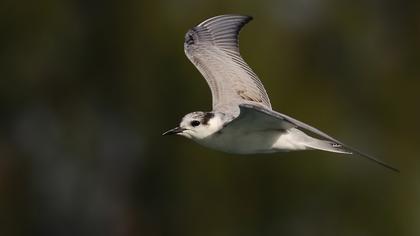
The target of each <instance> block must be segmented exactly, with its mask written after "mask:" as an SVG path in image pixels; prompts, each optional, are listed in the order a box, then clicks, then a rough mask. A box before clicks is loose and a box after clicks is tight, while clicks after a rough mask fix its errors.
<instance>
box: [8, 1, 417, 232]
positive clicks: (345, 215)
mask: <svg viewBox="0 0 420 236" xmlns="http://www.w3.org/2000/svg"><path fill="white" fill-rule="evenodd" d="M1 5H2V6H1V7H0V32H1V37H0V45H1V50H0V60H1V61H0V62H1V63H0V68H1V69H0V71H1V79H0V114H1V116H0V121H1V122H0V235H5V236H8V235H109V236H115V235H124V236H125V235H127V236H130V235H148V236H155V235H156V236H160V235H182V236H193V235H194V236H195V235H202V236H216V235H217V236H225V235H226V236H227V235H241V236H254V235H264V236H265V235H267V236H271V235H352V236H370V235H409V236H416V235H420V155H419V145H420V142H419V141H420V140H419V132H420V126H419V120H420V105H419V98H420V96H419V90H420V81H419V79H420V78H419V76H420V69H419V68H420V67H419V62H420V46H419V45H420V44H419V42H420V14H419V12H420V6H419V5H420V4H419V2H418V1H392V0H383V1H380V0H367V1H347V0H345V1H331V0H312V1H308V0H278V1H277V0H276V1H275V0H264V1H252V0H245V1H225V0H223V1H222V0H216V1H193V0H177V1H175V0H157V1H127V0H124V1H95V0H93V1H52V0H41V1H22V0H14V1H11V0H4V1H2V3H1ZM223 13H241V14H248V15H252V16H254V20H253V21H252V22H251V23H249V24H248V25H247V26H246V27H245V28H244V29H243V31H242V32H241V37H240V42H241V53H242V55H243V57H244V58H245V59H246V61H247V62H248V63H249V64H250V65H251V67H252V68H253V69H254V70H255V72H256V73H257V74H258V75H259V76H260V78H261V79H262V81H263V83H264V84H265V86H266V89H267V90H268V93H269V95H270V97H271V102H272V105H273V107H274V108H275V109H276V110H278V111H281V112H283V113H285V114H288V115H291V116H293V117H295V118H297V119H300V120H302V121H304V122H307V123H309V124H311V125H314V126H316V127H319V128H320V129H321V130H323V131H325V132H327V133H330V134H331V135H332V136H335V137H337V138H339V139H341V140H343V141H344V142H347V143H349V144H351V145H353V146H356V147H358V148H359V149H361V150H364V151H365V152H368V153H371V154H373V155H375V156H377V157H380V158H381V159H383V160H385V161H386V162H388V163H391V164H393V165H395V166H396V167H398V168H400V169H401V173H400V174H396V173H393V172H391V171H389V170H387V169H384V168H382V167H381V166H379V165H376V164H374V163H372V162H369V161H367V160H364V159H362V158H358V157H356V158H346V157H344V156H342V155H337V154H330V153H323V152H316V151H308V152H295V153H279V154H272V155H251V156H246V157H243V156H239V155H232V154H224V153H221V152H218V151H213V150H209V149H206V148H204V147H201V146H199V145H197V144H195V143H193V142H192V141H190V140H187V139H185V138H181V137H162V136H161V133H162V132H163V131H165V130H167V129H169V128H172V127H174V126H176V125H177V124H178V122H179V121H180V119H181V117H182V116H183V115H184V114H186V113H188V112H191V111H196V110H204V111H208V110H211V97H210V91H209V89H208V87H207V85H206V83H205V81H204V80H203V79H202V77H201V75H200V74H199V73H198V71H197V70H196V69H195V68H194V66H193V65H192V64H191V63H190V62H189V61H188V59H187V58H186V57H185V56H184V52H183V40H184V34H185V32H186V31H187V30H188V29H189V28H191V27H192V26H194V25H196V24H198V23H199V22H200V21H202V20H204V19H206V18H208V17H211V16H214V15H218V14H223Z"/></svg>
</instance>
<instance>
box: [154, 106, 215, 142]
mask: <svg viewBox="0 0 420 236" xmlns="http://www.w3.org/2000/svg"><path fill="white" fill-rule="evenodd" d="M222 128H223V122H222V114H221V113H214V112H202V111H196V112H191V113H189V114H187V115H185V116H184V117H183V118H182V121H181V123H180V124H179V126H178V127H176V128H173V129H171V130H168V131H166V132H165V133H163V134H162V135H171V134H178V135H181V136H184V137H187V138H189V139H193V140H201V139H205V138H207V137H209V136H211V135H213V134H214V133H216V132H217V131H219V130H220V129H222Z"/></svg>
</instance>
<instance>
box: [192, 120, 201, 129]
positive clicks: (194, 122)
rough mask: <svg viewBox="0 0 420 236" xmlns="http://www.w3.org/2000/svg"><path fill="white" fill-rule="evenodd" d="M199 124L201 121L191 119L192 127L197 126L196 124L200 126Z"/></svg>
mask: <svg viewBox="0 0 420 236" xmlns="http://www.w3.org/2000/svg"><path fill="white" fill-rule="evenodd" d="M199 125H200V121H198V120H193V121H191V126H192V127H196V126H199Z"/></svg>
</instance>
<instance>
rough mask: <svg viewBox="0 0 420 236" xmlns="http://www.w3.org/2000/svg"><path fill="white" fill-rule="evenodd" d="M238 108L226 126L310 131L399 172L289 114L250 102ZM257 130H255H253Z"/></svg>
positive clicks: (344, 148)
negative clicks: (238, 112)
mask: <svg viewBox="0 0 420 236" xmlns="http://www.w3.org/2000/svg"><path fill="white" fill-rule="evenodd" d="M239 108H240V114H239V116H238V117H237V118H236V119H234V120H232V121H231V122H230V123H228V126H230V125H235V123H236V122H238V123H239V122H241V123H242V124H243V122H246V123H248V124H252V127H255V129H257V128H258V129H260V130H267V129H289V128H297V129H299V130H301V131H307V132H311V133H313V134H315V135H317V136H319V137H320V138H322V139H324V140H328V141H330V142H331V143H332V144H333V145H334V144H337V145H340V146H341V148H342V149H343V150H345V151H348V152H350V153H354V154H357V155H359V156H362V157H365V158H367V159H369V160H371V161H373V162H376V163H378V164H380V165H382V166H384V167H386V168H388V169H391V170H393V171H396V172H399V171H398V169H396V168H394V167H392V166H390V165H388V164H386V163H384V162H382V161H381V160H378V159H377V158H375V157H373V156H371V155H368V154H365V153H362V152H360V151H358V150H356V149H354V148H352V147H350V146H348V145H346V144H343V143H342V142H340V141H338V140H337V139H335V138H333V137H331V136H329V135H328V134H326V133H324V132H322V131H320V130H318V129H316V128H314V127H312V126H310V125H308V124H305V123H303V122H301V121H298V120H296V119H294V118H292V117H290V116H287V115H284V114H281V113H279V112H276V111H273V110H268V109H265V108H263V107H260V106H254V105H252V104H241V105H239ZM255 131H257V130H255Z"/></svg>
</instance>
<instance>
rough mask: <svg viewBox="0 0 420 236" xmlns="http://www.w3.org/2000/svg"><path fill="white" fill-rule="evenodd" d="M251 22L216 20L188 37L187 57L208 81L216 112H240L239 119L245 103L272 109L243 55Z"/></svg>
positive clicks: (245, 19)
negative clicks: (243, 36)
mask: <svg viewBox="0 0 420 236" xmlns="http://www.w3.org/2000/svg"><path fill="white" fill-rule="evenodd" d="M251 19H252V17H249V16H238V15H223V16H216V17H213V18H210V19H208V20H206V21H204V22H202V23H201V24H199V25H197V26H196V27H194V28H192V29H190V30H189V31H188V32H187V34H186V36H185V43H184V49H185V54H186V55H187V57H188V58H189V59H190V61H191V62H192V63H193V64H194V65H195V66H196V67H197V69H198V70H199V71H200V72H201V74H202V75H203V76H204V78H205V79H206V81H207V83H208V85H209V87H210V90H211V93H212V97H213V110H215V111H221V112H227V113H232V111H236V112H235V113H236V114H234V115H235V116H236V115H237V114H238V113H239V109H238V105H239V104H244V103H245V104H257V105H260V106H262V107H265V108H267V109H271V104H270V99H269V98H268V95H267V93H266V91H265V89H264V86H263V85H262V83H261V81H260V80H259V78H258V76H257V75H256V74H255V73H254V72H253V71H252V69H251V68H250V67H249V66H248V64H247V63H246V62H245V61H244V60H243V59H242V57H241V55H240V53H239V45H238V35H239V31H240V30H241V28H242V27H243V26H244V25H245V24H246V23H248V22H249V21H250V20H251Z"/></svg>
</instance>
